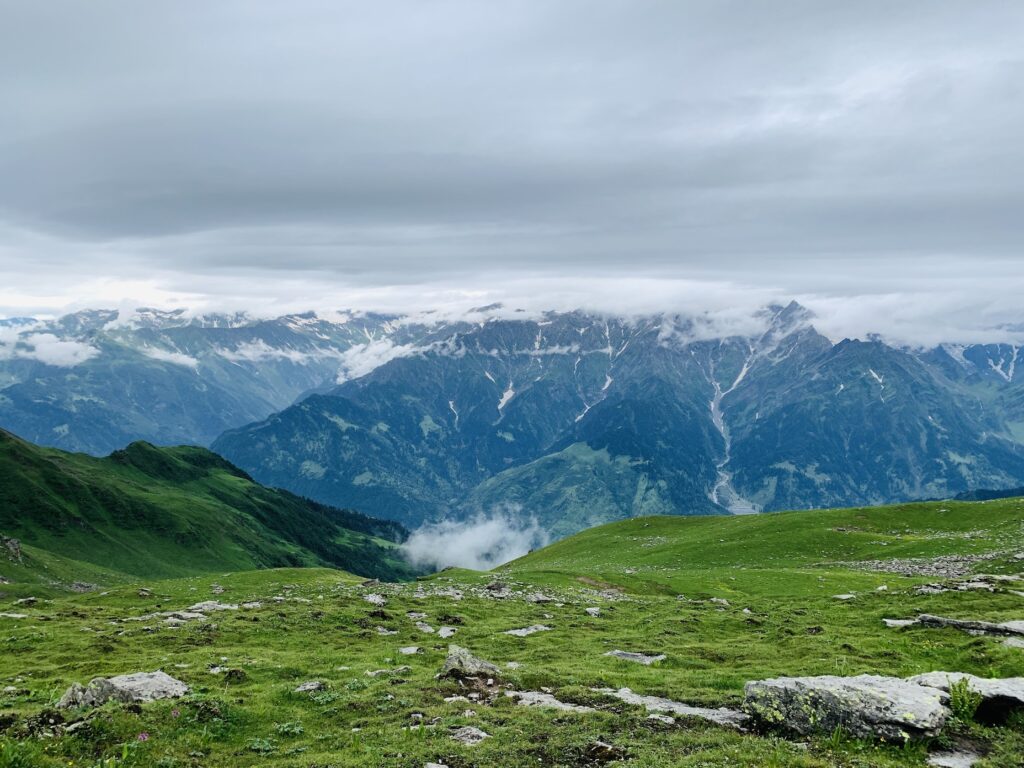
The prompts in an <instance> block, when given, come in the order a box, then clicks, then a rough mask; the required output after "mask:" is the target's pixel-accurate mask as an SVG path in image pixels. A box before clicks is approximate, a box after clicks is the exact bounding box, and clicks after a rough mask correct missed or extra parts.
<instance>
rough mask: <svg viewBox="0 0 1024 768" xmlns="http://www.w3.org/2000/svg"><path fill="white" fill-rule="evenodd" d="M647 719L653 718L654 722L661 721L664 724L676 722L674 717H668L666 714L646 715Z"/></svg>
mask: <svg viewBox="0 0 1024 768" xmlns="http://www.w3.org/2000/svg"><path fill="white" fill-rule="evenodd" d="M647 719H648V720H653V721H654V722H656V723H663V724H665V725H675V724H676V719H675V718H674V717H669V716H668V715H648V716H647Z"/></svg>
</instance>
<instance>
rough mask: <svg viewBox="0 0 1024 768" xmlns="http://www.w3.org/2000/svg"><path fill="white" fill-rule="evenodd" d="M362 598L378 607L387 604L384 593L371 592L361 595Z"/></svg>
mask: <svg viewBox="0 0 1024 768" xmlns="http://www.w3.org/2000/svg"><path fill="white" fill-rule="evenodd" d="M363 600H365V601H366V602H368V603H369V604H370V605H376V606H378V607H382V606H385V605H387V604H388V601H387V598H385V597H384V595H378V594H376V593H373V592H371V593H370V594H368V595H363Z"/></svg>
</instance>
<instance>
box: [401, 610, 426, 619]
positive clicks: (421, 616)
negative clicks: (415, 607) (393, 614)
mask: <svg viewBox="0 0 1024 768" xmlns="http://www.w3.org/2000/svg"><path fill="white" fill-rule="evenodd" d="M405 615H406V616H408V617H409V618H410V619H425V618H427V614H425V613H420V612H419V611H409V612H408V613H406V614H405Z"/></svg>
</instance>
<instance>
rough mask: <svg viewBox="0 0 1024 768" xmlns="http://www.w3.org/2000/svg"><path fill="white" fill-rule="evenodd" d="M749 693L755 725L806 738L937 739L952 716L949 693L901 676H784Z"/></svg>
mask: <svg viewBox="0 0 1024 768" xmlns="http://www.w3.org/2000/svg"><path fill="white" fill-rule="evenodd" d="M745 693H746V698H745V700H744V703H743V709H744V711H746V712H747V713H748V714H749V715H750V716H751V717H752V718H754V720H755V721H757V722H758V723H760V724H762V725H764V726H769V727H779V728H782V729H784V730H787V731H791V732H794V733H797V734H800V735H801V736H807V735H810V734H813V733H831V732H833V731H835V730H836V729H837V728H841V729H842V730H843V732H844V733H846V734H849V735H850V736H853V737H855V738H880V739H884V740H887V741H896V742H904V741H907V740H909V739H921V738H930V737H933V736H935V735H937V734H938V733H939V731H940V730H941V729H942V726H943V725H944V724H945V722H946V718H947V717H948V716H949V710H948V709H947V708H946V707H945V704H944V702H945V700H946V699H947V695H946V693H945V692H944V691H941V690H939V689H938V688H932V687H929V686H925V685H919V684H917V683H914V682H909V681H906V680H901V679H899V678H896V677H881V676H878V675H858V676H857V677H835V676H832V675H824V676H821V677H779V678H774V679H771V680H759V681H756V682H750V683H747V685H746V689H745Z"/></svg>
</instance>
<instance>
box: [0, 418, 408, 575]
mask: <svg viewBox="0 0 1024 768" xmlns="http://www.w3.org/2000/svg"><path fill="white" fill-rule="evenodd" d="M0 533H2V534H4V535H5V536H6V537H10V538H15V539H17V540H19V541H20V542H21V543H22V544H24V545H26V546H31V547H32V548H35V549H39V550H43V551H45V552H47V553H51V554H53V555H56V556H59V557H60V558H62V559H64V560H70V561H75V562H79V563H84V564H91V565H93V566H96V567H98V568H102V569H105V570H107V571H111V572H115V573H120V574H128V575H131V576H135V577H143V578H155V577H169V576H180V575H191V574H195V573H202V572H211V571H225V570H248V569H252V568H271V567H285V566H332V567H336V568H341V569H343V570H348V571H351V572H353V573H357V574H361V575H365V576H375V577H381V578H395V579H397V578H408V577H410V576H411V575H412V569H410V568H409V566H408V565H407V564H406V562H405V561H404V559H403V558H402V557H401V555H400V553H399V551H398V549H397V545H398V543H399V542H401V541H402V540H404V538H405V537H406V535H407V534H406V531H405V529H404V528H402V526H401V525H399V524H397V523H394V522H390V521H384V520H375V519H373V518H369V517H366V516H365V515H362V514H358V513H355V512H351V511H346V510H341V509H334V508H331V507H327V506H325V505H323V504H320V503H317V502H313V501H309V500H307V499H303V498H300V497H298V496H295V495H294V494H291V493H289V492H287V491H278V490H274V489H271V488H265V487H263V486H261V485H258V484H257V483H255V482H254V481H253V480H252V479H251V478H249V476H248V475H246V474H245V473H244V472H242V471H241V470H239V469H238V468H237V467H234V466H233V465H231V464H230V463H228V462H227V461H225V460H224V459H222V458H221V457H220V456H217V455H216V454H213V453H211V452H210V451H207V450H206V449H204V448H197V447H177V448H157V447H155V446H152V445H150V444H148V443H141V442H137V443H132V444H131V445H129V446H128V447H127V448H125V449H123V450H120V451H117V452H115V453H113V454H111V455H110V456H109V457H107V458H94V457H92V456H86V455H84V454H70V453H65V452H63V451H59V450H55V449H50V448H40V447H38V446H35V445H32V444H31V443H28V442H26V441H24V440H21V439H20V438H17V437H15V436H14V435H12V434H10V433H8V432H5V431H3V430H0ZM37 575H39V574H37Z"/></svg>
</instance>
